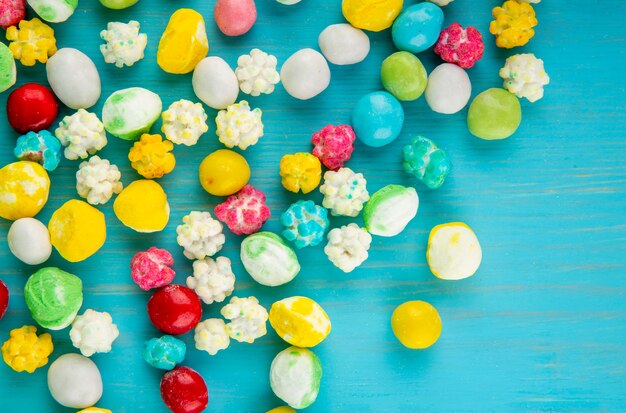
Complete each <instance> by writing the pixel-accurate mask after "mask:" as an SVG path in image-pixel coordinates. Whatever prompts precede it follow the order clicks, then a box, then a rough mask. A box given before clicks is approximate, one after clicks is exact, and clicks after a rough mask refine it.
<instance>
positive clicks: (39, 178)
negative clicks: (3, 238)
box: [0, 161, 50, 221]
mask: <svg viewBox="0 0 626 413" xmlns="http://www.w3.org/2000/svg"><path fill="white" fill-rule="evenodd" d="M49 192H50V178H49V177H48V173H47V172H46V170H45V169H43V167H42V166H41V165H39V164H38V163H35V162H29V161H19V162H14V163H11V164H8V165H7V166H5V167H4V168H2V169H0V217H2V218H4V219H9V220H12V221H13V220H16V219H19V218H32V217H34V216H35V215H37V214H38V213H39V211H41V209H42V208H43V207H44V205H45V204H46V202H47V201H48V194H49Z"/></svg>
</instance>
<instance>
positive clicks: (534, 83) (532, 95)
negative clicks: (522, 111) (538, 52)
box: [500, 53, 550, 102]
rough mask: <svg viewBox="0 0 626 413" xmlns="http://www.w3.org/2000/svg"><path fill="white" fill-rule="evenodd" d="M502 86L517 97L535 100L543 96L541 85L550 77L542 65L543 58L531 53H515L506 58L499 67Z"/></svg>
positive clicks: (548, 80)
mask: <svg viewBox="0 0 626 413" xmlns="http://www.w3.org/2000/svg"><path fill="white" fill-rule="evenodd" d="M500 77H501V78H502V79H504V88H505V89H506V90H508V91H509V92H511V93H513V94H514V95H516V96H517V97H519V98H526V99H528V100H529V101H530V102H536V101H537V100H539V99H541V98H542V97H543V87H544V86H545V85H547V84H549V83H550V77H549V76H548V74H547V73H546V71H545V69H544V67H543V60H541V59H537V57H535V55H534V54H532V53H523V54H516V55H513V56H511V57H509V58H508V59H506V63H505V64H504V67H503V68H502V69H500Z"/></svg>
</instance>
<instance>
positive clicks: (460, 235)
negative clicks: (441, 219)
mask: <svg viewBox="0 0 626 413" xmlns="http://www.w3.org/2000/svg"><path fill="white" fill-rule="evenodd" d="M482 257H483V254H482V250H481V248H480V243H479V242H478V238H476V234H474V231H472V229H471V228H470V227H468V226H467V225H466V224H464V223H462V222H450V223H447V224H442V225H437V226H436V227H434V228H433V229H432V230H431V231H430V236H429V237H428V249H427V250H426V259H427V260H428V266H429V267H430V270H431V271H432V273H433V274H435V276H437V277H438V278H441V279H444V280H462V279H464V278H467V277H471V276H472V275H474V274H475V273H476V271H477V270H478V267H479V266H480V262H481V261H482Z"/></svg>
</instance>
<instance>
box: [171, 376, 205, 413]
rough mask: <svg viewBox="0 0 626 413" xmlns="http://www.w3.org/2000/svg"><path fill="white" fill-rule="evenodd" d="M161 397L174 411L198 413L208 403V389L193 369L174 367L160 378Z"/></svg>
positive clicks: (177, 412) (175, 412)
mask: <svg viewBox="0 0 626 413" xmlns="http://www.w3.org/2000/svg"><path fill="white" fill-rule="evenodd" d="M161 398H162V399H163V402H164V403H165V405H166V406H167V408H168V409H170V410H171V411H172V412H174V413H200V412H202V411H203V410H204V409H206V407H207V405H208V404H209V390H208V389H207V386H206V383H205V382H204V379H203V378H202V376H200V374H198V373H197V372H196V371H195V370H193V369H190V368H189V367H176V368H175V369H173V370H171V371H168V372H167V373H165V374H164V375H163V378H162V379H161Z"/></svg>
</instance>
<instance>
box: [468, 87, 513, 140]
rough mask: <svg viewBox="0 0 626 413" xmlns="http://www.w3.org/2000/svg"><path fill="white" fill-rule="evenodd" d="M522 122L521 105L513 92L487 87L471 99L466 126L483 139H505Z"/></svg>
mask: <svg viewBox="0 0 626 413" xmlns="http://www.w3.org/2000/svg"><path fill="white" fill-rule="evenodd" d="M521 122H522V107H521V105H520V103H519V100H518V99H517V97H515V95H514V94H512V93H509V92H508V91H506V90H504V89H500V88H491V89H487V90H485V91H484V92H482V93H480V94H479V95H478V96H476V97H475V98H474V100H473V101H472V103H471V105H470V108H469V111H468V112H467V126H468V128H469V131H470V132H471V133H472V135H474V136H476V137H478V138H480V139H485V140H496V139H506V138H508V137H509V136H511V135H513V134H514V133H515V131H516V130H517V128H518V127H519V125H520V123H521Z"/></svg>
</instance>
